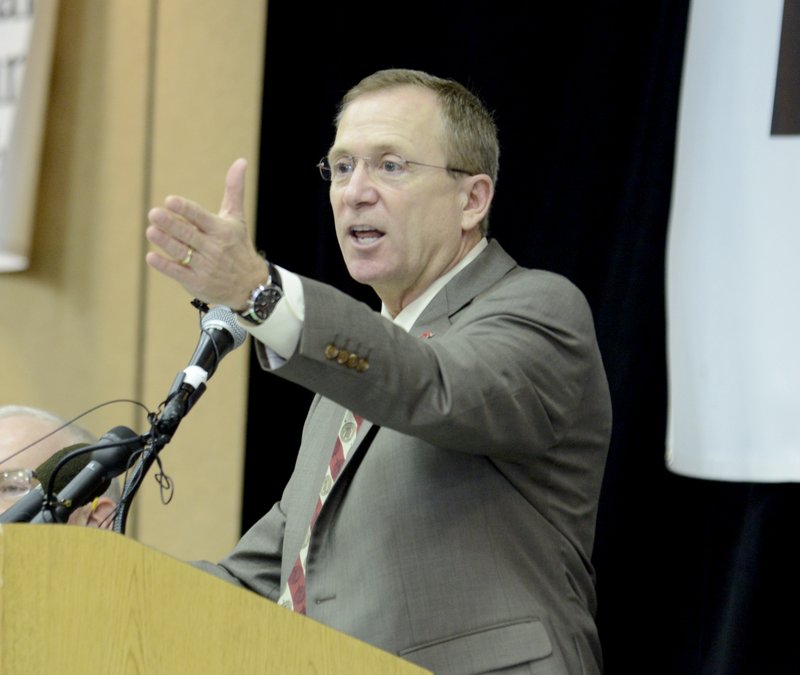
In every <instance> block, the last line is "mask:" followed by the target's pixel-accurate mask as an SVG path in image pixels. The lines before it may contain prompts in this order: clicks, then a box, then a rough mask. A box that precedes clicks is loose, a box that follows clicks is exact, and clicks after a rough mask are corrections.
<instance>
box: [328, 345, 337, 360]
mask: <svg viewBox="0 0 800 675" xmlns="http://www.w3.org/2000/svg"><path fill="white" fill-rule="evenodd" d="M337 356H339V350H338V349H337V347H336V345H334V344H329V345H328V346H327V347H325V358H326V359H328V360H330V359H335V358H336V357H337Z"/></svg>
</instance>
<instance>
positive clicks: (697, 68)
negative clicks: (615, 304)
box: [666, 0, 800, 482]
mask: <svg viewBox="0 0 800 675" xmlns="http://www.w3.org/2000/svg"><path fill="white" fill-rule="evenodd" d="M681 86H682V92H681V101H680V113H679V120H678V139H677V148H676V150H677V154H676V163H675V180H674V186H673V199H672V211H671V214H670V224H669V236H668V246H667V329H668V330H667V339H668V372H669V415H668V430H667V455H666V461H667V466H668V468H669V469H670V470H671V471H673V472H675V473H679V474H683V475H687V476H692V477H697V478H705V479H716V480H727V481H746V482H796V481H799V480H800V135H799V134H800V104H799V102H800V0H786V2H785V5H784V2H783V1H782V0H758V1H757V2H756V1H755V0H692V2H691V5H690V16H689V28H688V34H687V44H686V54H685V61H684V71H683V80H682V85H681Z"/></svg>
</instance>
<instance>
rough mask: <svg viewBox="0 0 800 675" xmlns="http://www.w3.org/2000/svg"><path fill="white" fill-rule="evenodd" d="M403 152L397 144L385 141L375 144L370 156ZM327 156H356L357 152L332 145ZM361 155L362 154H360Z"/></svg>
mask: <svg viewBox="0 0 800 675" xmlns="http://www.w3.org/2000/svg"><path fill="white" fill-rule="evenodd" d="M401 154H402V153H401V152H400V151H399V150H398V149H397V146H396V145H389V144H387V143H383V144H381V145H376V146H373V147H372V149H371V150H370V151H369V153H368V156H369V157H382V156H383V155H401ZM326 156H327V157H345V156H350V157H355V156H356V153H354V152H350V151H348V150H347V149H346V148H342V147H336V146H332V147H331V148H329V149H328V154H327V155H326ZM358 156H359V157H360V156H361V155H358Z"/></svg>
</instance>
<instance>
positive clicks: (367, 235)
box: [348, 225, 383, 244]
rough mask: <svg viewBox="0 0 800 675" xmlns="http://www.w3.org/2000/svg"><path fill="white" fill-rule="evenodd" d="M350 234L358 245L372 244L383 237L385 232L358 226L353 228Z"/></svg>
mask: <svg viewBox="0 0 800 675" xmlns="http://www.w3.org/2000/svg"><path fill="white" fill-rule="evenodd" d="M348 232H349V234H350V237H351V238H352V239H353V240H354V241H355V242H356V243H358V244H372V243H374V242H376V241H378V240H379V239H380V238H381V237H383V232H381V231H380V230H376V229H375V228H374V227H369V226H367V225H356V226H354V227H351V228H350V229H349V230H348Z"/></svg>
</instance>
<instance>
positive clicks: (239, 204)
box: [219, 158, 247, 220]
mask: <svg viewBox="0 0 800 675" xmlns="http://www.w3.org/2000/svg"><path fill="white" fill-rule="evenodd" d="M246 170H247V160H246V159H242V158H239V159H237V160H236V161H235V162H234V163H233V164H231V166H230V168H229V169H228V173H227V175H226V176H225V193H224V194H223V195H222V204H221V206H220V207H219V215H220V216H221V217H222V218H227V217H229V216H232V217H234V218H236V219H238V220H244V175H245V171H246Z"/></svg>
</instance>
